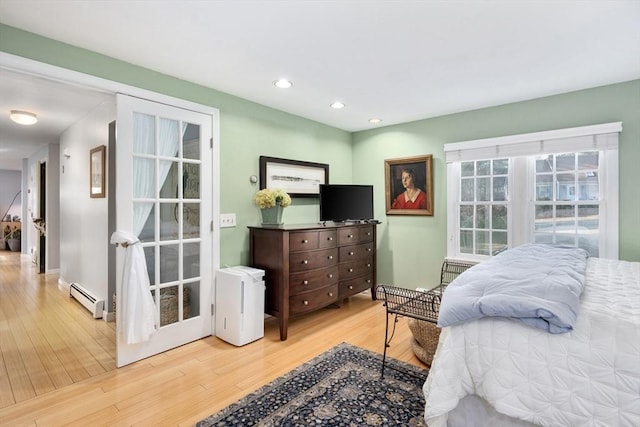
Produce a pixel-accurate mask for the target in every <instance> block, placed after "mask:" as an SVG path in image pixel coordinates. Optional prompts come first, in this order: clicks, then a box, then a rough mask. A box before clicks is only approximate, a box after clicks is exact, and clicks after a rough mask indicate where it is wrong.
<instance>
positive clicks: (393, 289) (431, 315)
mask: <svg viewBox="0 0 640 427" xmlns="http://www.w3.org/2000/svg"><path fill="white" fill-rule="evenodd" d="M473 265H475V263H472V262H464V261H453V260H445V261H444V262H443V263H442V268H441V269H440V284H439V285H438V286H436V287H435V288H433V289H431V290H429V291H426V292H425V291H418V290H413V289H405V288H399V287H397V286H392V285H385V284H380V285H378V286H377V288H376V296H377V298H378V299H382V300H383V301H384V304H383V306H384V307H385V308H386V311H387V321H386V327H385V332H384V353H383V355H382V372H381V375H380V376H381V377H384V368H385V365H386V359H387V348H388V347H390V346H391V340H392V339H393V335H394V334H395V332H396V324H397V323H398V318H399V317H400V316H405V317H412V318H414V319H418V320H424V321H427V322H431V323H438V313H439V312H440V301H441V299H442V294H443V293H444V290H445V288H446V287H447V285H448V284H449V283H451V282H452V281H453V280H454V279H455V278H456V277H458V275H460V273H462V272H463V271H465V270H467V269H468V268H470V267H472V266H473ZM390 315H393V316H395V317H394V321H393V329H392V330H391V335H389V316H390Z"/></svg>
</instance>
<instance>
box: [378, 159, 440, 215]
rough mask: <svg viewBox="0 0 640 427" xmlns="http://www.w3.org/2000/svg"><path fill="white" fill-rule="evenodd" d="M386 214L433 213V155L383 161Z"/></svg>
mask: <svg viewBox="0 0 640 427" xmlns="http://www.w3.org/2000/svg"><path fill="white" fill-rule="evenodd" d="M384 169H385V202H386V207H387V215H425V216H433V156H432V155H431V154H429V155H426V156H418V157H405V158H402V159H388V160H385V161H384Z"/></svg>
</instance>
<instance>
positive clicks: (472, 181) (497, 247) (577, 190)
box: [445, 123, 622, 260]
mask: <svg viewBox="0 0 640 427" xmlns="http://www.w3.org/2000/svg"><path fill="white" fill-rule="evenodd" d="M621 129H622V124H621V123H611V124H606V125H595V126H585V127H581V128H571V129H563V130H557V131H548V132H538V133H535V134H526V135H514V136H509V137H500V138H492V139H488V140H478V141H467V142H461V143H454V144H447V145H446V146H445V154H446V160H447V186H448V189H447V207H448V208H447V235H448V239H447V256H449V257H457V258H462V259H465V258H466V259H473V260H481V259H484V258H486V257H489V256H492V255H494V254H496V253H498V252H500V251H502V250H504V249H506V248H509V247H515V246H518V245H520V244H523V243H528V242H540V243H555V244H567V245H571V246H576V247H581V248H584V249H586V250H587V251H588V252H589V254H590V255H591V256H596V257H606V258H614V259H616V258H617V257H618V222H617V218H618V132H620V130H621Z"/></svg>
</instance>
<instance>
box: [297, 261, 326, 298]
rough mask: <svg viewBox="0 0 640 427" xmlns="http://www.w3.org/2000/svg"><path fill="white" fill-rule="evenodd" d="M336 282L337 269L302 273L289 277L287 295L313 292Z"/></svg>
mask: <svg viewBox="0 0 640 427" xmlns="http://www.w3.org/2000/svg"><path fill="white" fill-rule="evenodd" d="M337 281H338V267H337V266H334V267H328V268H323V269H320V270H312V271H304V272H302V273H293V274H291V275H289V295H290V296H293V295H296V294H299V293H302V292H309V291H313V290H315V289H318V288H322V287H325V286H327V285H331V284H333V283H336V282H337Z"/></svg>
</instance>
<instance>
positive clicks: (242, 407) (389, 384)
mask: <svg viewBox="0 0 640 427" xmlns="http://www.w3.org/2000/svg"><path fill="white" fill-rule="evenodd" d="M386 363H387V368H385V372H384V379H381V378H380V368H381V366H382V356H380V355H378V354H376V353H373V352H370V351H368V350H364V349H362V348H359V347H355V346H352V345H350V344H347V343H342V344H340V345H338V346H336V347H334V348H332V349H331V350H328V351H326V352H325V353H323V354H321V355H320V356H317V357H316V358H314V359H312V360H311V361H309V362H307V363H305V364H303V365H301V366H299V367H298V368H296V369H294V370H293V371H291V372H289V373H288V374H285V375H283V376H282V377H280V378H277V379H276V380H274V381H273V382H271V383H269V384H267V385H266V386H264V387H262V388H260V389H259V390H257V391H255V392H254V393H252V394H250V395H248V396H246V397H244V398H242V399H241V400H240V401H238V402H236V403H234V404H232V405H230V406H228V407H227V408H225V409H223V410H222V411H220V412H218V413H217V414H214V415H211V416H209V417H207V418H205V419H204V420H202V421H200V422H198V423H197V424H196V426H198V427H202V426H311V425H314V426H399V425H402V426H424V425H425V424H424V419H423V415H424V396H423V395H422V385H423V384H424V381H425V379H426V377H427V370H426V369H422V368H418V367H415V366H412V365H409V364H406V363H404V362H401V361H398V360H395V359H391V358H387V362H386ZM389 367H391V368H392V369H390V368H389Z"/></svg>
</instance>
